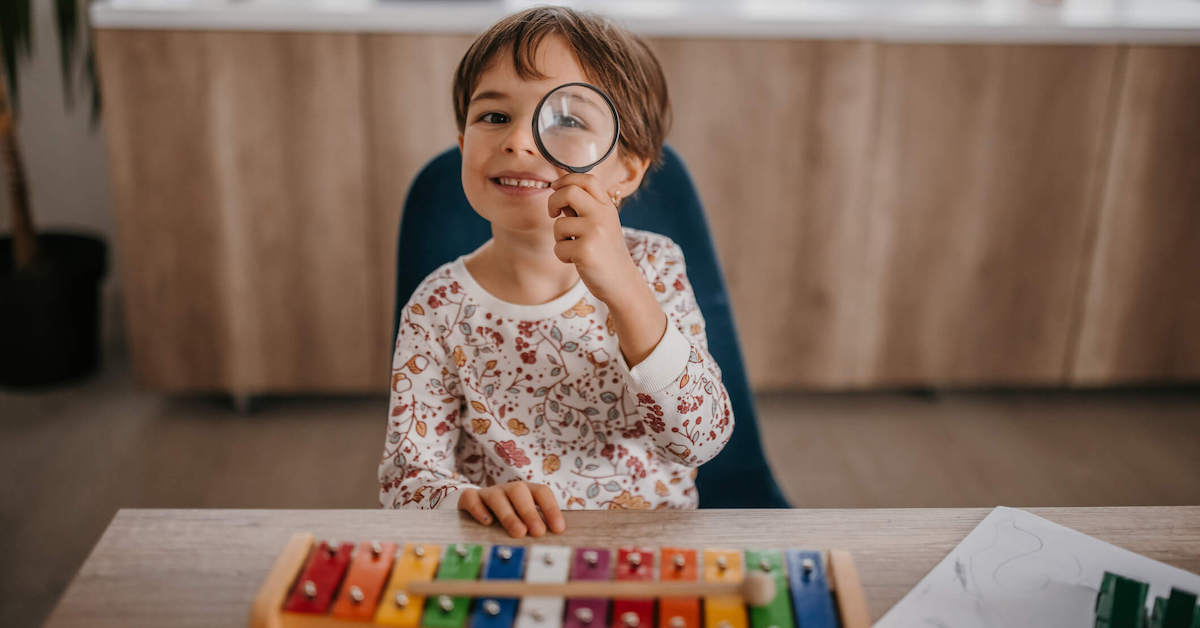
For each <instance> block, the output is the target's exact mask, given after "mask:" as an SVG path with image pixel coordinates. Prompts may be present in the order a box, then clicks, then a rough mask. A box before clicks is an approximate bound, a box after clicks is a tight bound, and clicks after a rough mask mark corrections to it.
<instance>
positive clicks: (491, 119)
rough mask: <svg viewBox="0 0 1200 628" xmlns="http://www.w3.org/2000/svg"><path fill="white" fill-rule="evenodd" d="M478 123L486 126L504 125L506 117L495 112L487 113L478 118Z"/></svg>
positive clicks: (506, 120)
mask: <svg viewBox="0 0 1200 628" xmlns="http://www.w3.org/2000/svg"><path fill="white" fill-rule="evenodd" d="M479 121H480V122H486V123H488V124H504V123H505V122H508V116H506V115H504V114H502V113H497V112H495V111H489V112H487V113H485V114H483V115H482V116H479Z"/></svg>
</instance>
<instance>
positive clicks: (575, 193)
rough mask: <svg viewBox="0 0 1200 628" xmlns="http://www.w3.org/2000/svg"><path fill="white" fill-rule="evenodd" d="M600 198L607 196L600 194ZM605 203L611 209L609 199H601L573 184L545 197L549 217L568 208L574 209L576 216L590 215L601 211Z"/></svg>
mask: <svg viewBox="0 0 1200 628" xmlns="http://www.w3.org/2000/svg"><path fill="white" fill-rule="evenodd" d="M600 198H605V199H606V198H608V197H607V196H601V197H600ZM605 205H608V208H609V209H612V205H611V204H610V201H607V200H605V201H601V200H600V199H598V198H596V197H594V196H592V195H591V194H590V193H589V192H588V191H587V190H585V189H583V188H581V187H579V186H575V185H572V186H568V187H565V188H562V189H560V190H558V191H556V192H554V193H553V194H551V195H550V198H548V199H546V207H547V208H548V209H549V212H550V217H551V218H557V217H558V215H559V214H560V213H567V212H568V211H570V210H574V212H575V215H576V216H590V215H593V214H598V213H599V212H601V211H603V208H604V206H605Z"/></svg>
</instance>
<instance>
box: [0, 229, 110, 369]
mask: <svg viewBox="0 0 1200 628" xmlns="http://www.w3.org/2000/svg"><path fill="white" fill-rule="evenodd" d="M38 245H39V248H40V260H39V263H37V264H36V265H35V266H36V268H34V269H32V270H29V271H24V272H21V273H15V272H14V271H13V263H12V238H10V237H8V236H3V237H0V385H2V386H13V387H16V386H21V387H33V386H45V385H48V384H57V383H61V382H65V381H69V380H72V379H75V378H78V377H82V376H84V375H87V374H88V373H91V372H92V371H94V370H95V369H96V366H97V364H98V363H99V357H100V343H99V340H100V282H101V280H102V279H103V278H104V275H105V272H106V270H107V267H108V264H107V261H108V257H107V247H106V246H105V244H104V241H103V240H99V239H97V238H94V237H90V236H85V235H73V234H61V233H57V234H49V233H47V234H41V235H39V236H38Z"/></svg>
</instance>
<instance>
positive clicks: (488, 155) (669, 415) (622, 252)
mask: <svg viewBox="0 0 1200 628" xmlns="http://www.w3.org/2000/svg"><path fill="white" fill-rule="evenodd" d="M572 81H584V82H588V83H591V84H593V85H597V86H598V87H600V88H601V89H603V90H604V91H606V92H607V93H608V94H609V95H610V97H612V99H613V101H614V103H615V104H616V107H617V111H618V114H619V115H620V119H621V141H620V144H619V146H618V149H617V150H616V151H614V153H613V154H612V155H611V156H610V157H609V158H608V159H607V160H605V161H604V162H603V163H601V164H600V165H599V166H597V167H596V168H595V169H594V170H592V171H591V172H590V173H587V174H571V173H568V172H567V171H565V170H561V169H558V168H557V167H555V166H553V165H552V164H551V163H550V162H548V161H547V160H546V159H545V158H544V157H542V155H541V154H540V153H539V152H538V148H537V146H536V144H535V143H534V138H533V129H532V124H531V122H530V121H531V120H532V118H533V111H534V109H535V108H536V106H537V104H538V102H539V100H540V99H541V98H542V96H544V95H545V94H546V93H547V92H549V91H550V90H551V89H553V88H554V87H557V86H559V85H561V84H563V83H567V82H572ZM453 94H454V100H455V102H454V105H455V114H456V117H457V121H458V128H459V133H460V134H459V136H458V144H459V147H460V149H461V150H462V182H463V190H464V191H465V192H466V196H467V200H468V201H470V203H471V207H472V208H474V210H475V211H476V212H477V213H478V214H479V215H480V216H482V217H483V218H484V219H486V220H487V221H488V222H490V223H491V225H492V239H491V240H489V241H488V242H487V243H485V244H484V245H483V246H482V247H480V248H479V249H478V250H476V251H474V252H473V253H470V254H468V255H465V256H463V257H461V258H459V259H457V260H455V261H453V262H450V263H448V264H446V265H444V266H442V267H441V268H439V269H437V270H436V271H434V272H433V273H432V274H431V275H430V276H429V277H427V278H426V279H425V280H424V281H423V282H422V283H421V285H420V286H419V287H417V289H416V291H415V292H414V293H413V295H412V298H411V299H410V300H409V302H408V304H407V305H406V306H405V308H404V311H403V315H402V319H401V321H400V328H399V330H398V336H397V339H396V347H395V353H394V354H393V362H392V380H391V384H392V385H391V389H392V392H391V402H390V412H389V418H388V429H387V439H386V443H385V446H384V454H383V460H382V462H381V463H380V467H379V480H380V495H379V497H380V502H381V504H382V505H383V506H384V507H392V508H400V507H415V508H438V507H448V506H451V505H456V506H457V507H458V508H459V509H462V510H466V511H467V512H469V513H470V514H471V516H473V517H474V518H475V519H476V520H478V521H479V522H480V523H483V524H485V525H487V524H490V523H491V522H492V520H493V517H494V518H495V519H496V520H498V521H499V522H500V523H501V525H502V526H504V528H505V530H506V531H507V532H508V533H509V534H510V535H512V536H514V537H521V536H524V535H525V534H526V533H529V534H531V535H533V536H540V535H542V534H544V533H545V531H546V529H547V527H548V528H549V529H550V530H551V531H554V532H561V531H563V529H564V528H565V524H564V521H563V517H562V513H561V512H560V505H561V506H563V507H565V508H695V507H696V504H697V500H698V497H697V494H696V487H695V482H694V478H695V475H696V472H695V469H696V468H697V467H698V466H699V465H701V464H703V463H704V462H705V461H707V460H709V459H711V458H712V457H713V456H715V455H716V454H717V453H718V452H719V451H721V448H722V447H724V446H725V443H726V442H727V441H728V440H729V437H730V436H731V435H732V433H733V416H732V412H731V410H730V405H729V399H728V396H727V394H726V392H725V388H724V386H723V385H722V384H721V374H720V370H719V368H718V367H717V364H716V363H715V362H714V361H713V359H712V357H711V356H710V355H709V354H708V349H707V347H708V343H707V339H706V337H705V332H704V320H703V318H702V317H701V315H700V310H699V309H698V308H697V306H696V301H695V298H694V296H693V294H692V290H691V286H690V285H689V284H688V280H687V277H686V275H685V272H684V263H683V255H682V253H681V251H680V249H679V247H678V246H677V245H676V244H675V243H674V242H672V241H671V240H669V239H668V238H665V237H663V236H660V235H656V234H652V233H647V232H644V231H637V230H633V229H623V228H622V227H621V224H620V221H619V219H618V214H617V213H618V209H617V208H618V207H619V205H620V201H621V199H622V198H626V197H628V196H629V195H630V194H632V193H633V192H634V191H635V190H637V188H638V186H639V185H640V184H641V181H642V177H643V175H644V174H645V172H646V169H647V167H648V166H650V165H651V163H653V162H656V161H658V160H659V159H660V158H661V150H662V143H663V138H664V136H665V135H666V130H667V126H668V124H669V115H670V114H669V104H668V100H667V89H666V81H665V79H664V78H663V75H662V70H661V69H660V68H659V65H658V61H657V60H656V59H655V58H654V55H653V53H652V52H650V49H649V48H648V47H647V46H646V44H645V43H644V42H643V41H642V40H640V39H639V38H637V37H635V36H633V35H631V34H629V33H627V32H625V31H623V30H621V29H620V28H618V27H616V26H614V25H613V24H611V23H610V22H608V21H606V20H604V19H602V18H599V17H597V16H594V15H589V14H584V13H577V12H575V11H572V10H570V9H565V8H560V7H541V8H534V9H529V10H527V11H524V12H521V13H518V14H516V15H513V16H510V17H508V18H505V19H504V20H501V21H500V22H499V23H497V24H496V25H495V26H493V27H492V28H491V29H490V30H488V31H487V32H486V33H484V34H483V35H481V36H480V37H479V38H478V39H477V40H476V41H475V42H474V44H472V46H471V48H470V49H469V50H468V51H467V53H466V54H465V55H464V56H463V59H462V61H461V63H460V65H459V67H458V71H457V72H456V74H455V78H454V91H453ZM539 510H540V513H539Z"/></svg>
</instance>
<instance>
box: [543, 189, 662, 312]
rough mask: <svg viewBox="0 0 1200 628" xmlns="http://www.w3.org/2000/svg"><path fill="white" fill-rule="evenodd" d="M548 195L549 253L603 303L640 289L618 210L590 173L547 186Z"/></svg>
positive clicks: (642, 286)
mask: <svg viewBox="0 0 1200 628" xmlns="http://www.w3.org/2000/svg"><path fill="white" fill-rule="evenodd" d="M550 187H551V188H553V189H554V190H555V191H554V193H553V194H551V195H550V198H549V199H547V204H548V205H549V212H550V217H551V218H557V220H555V221H554V239H555V240H556V241H557V242H558V243H557V244H555V245H554V254H555V255H557V256H558V259H560V260H562V261H564V262H566V263H568V264H575V268H576V269H577V270H578V271H579V277H580V279H582V280H583V283H584V284H585V285H587V287H588V290H590V291H591V293H592V294H594V295H596V298H598V299H600V300H601V301H604V302H605V303H607V304H610V305H611V304H612V302H613V301H614V300H620V299H625V298H628V297H629V295H630V292H631V291H632V290H635V289H638V288H639V287H641V288H642V289H643V290H644V289H645V279H643V278H642V275H641V273H640V272H639V271H638V269H637V267H636V266H634V264H633V259H632V258H631V257H629V249H628V248H627V247H626V246H625V234H624V233H622V232H621V221H620V219H618V217H617V208H616V207H614V206H613V203H612V201H611V200H609V198H608V193H607V192H606V191H605V190H603V189H601V185H600V180H599V179H597V178H596V177H594V176H592V175H590V174H568V175H566V176H563V177H560V178H559V179H558V180H557V181H554V182H553V183H551V184H550Z"/></svg>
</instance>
